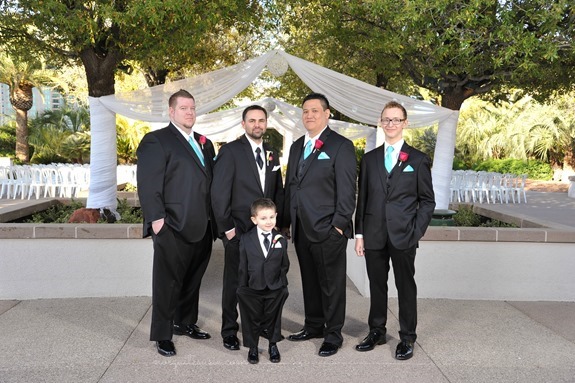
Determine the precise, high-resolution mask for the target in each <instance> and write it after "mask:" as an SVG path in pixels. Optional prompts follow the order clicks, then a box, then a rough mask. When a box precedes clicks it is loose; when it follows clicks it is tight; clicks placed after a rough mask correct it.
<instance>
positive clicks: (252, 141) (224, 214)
mask: <svg viewBox="0 0 575 383" xmlns="http://www.w3.org/2000/svg"><path fill="white" fill-rule="evenodd" d="M267 118H268V114H267V111H266V110H265V108H263V107H261V106H259V105H252V106H249V107H247V108H246V109H245V110H244V111H243V114H242V127H243V128H244V130H245V135H243V136H241V137H240V138H238V139H237V140H235V141H233V142H230V143H228V144H226V145H224V146H222V148H221V149H220V151H219V153H218V157H217V159H216V164H215V167H214V180H213V183H212V206H213V210H214V215H215V217H216V222H217V225H218V231H219V233H220V235H221V236H222V241H223V243H224V252H225V255H224V256H225V263H224V280H223V288H222V329H221V335H222V338H223V343H224V347H226V348H227V349H229V350H239V349H240V343H239V339H238V337H237V332H238V329H239V325H238V322H237V319H238V311H237V304H238V299H237V296H236V290H237V288H238V266H239V248H240V240H241V237H242V235H243V234H244V233H246V232H247V231H249V230H250V229H251V228H252V227H254V223H253V222H252V221H251V219H250V216H251V214H250V206H251V204H252V202H254V201H255V200H256V199H258V198H263V197H266V198H269V199H271V200H272V201H273V202H274V203H275V204H276V206H277V208H278V211H279V212H280V213H281V212H282V210H283V199H284V195H283V192H284V190H283V182H282V176H281V168H280V164H279V156H278V153H277V152H275V151H274V150H272V148H271V147H269V146H268V145H267V144H266V143H264V142H263V135H264V133H265V132H266V129H267ZM277 222H278V225H281V222H282V217H281V214H280V215H279V216H278V218H277Z"/></svg>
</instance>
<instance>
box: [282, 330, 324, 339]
mask: <svg viewBox="0 0 575 383" xmlns="http://www.w3.org/2000/svg"><path fill="white" fill-rule="evenodd" d="M313 338H321V336H319V335H318V334H312V333H310V332H308V331H307V330H306V329H303V330H301V331H298V332H296V333H295V334H291V335H290V336H288V339H289V340H292V341H300V340H308V339H313Z"/></svg>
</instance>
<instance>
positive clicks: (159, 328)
mask: <svg viewBox="0 0 575 383" xmlns="http://www.w3.org/2000/svg"><path fill="white" fill-rule="evenodd" d="M169 114H170V124H169V125H168V126H167V127H165V128H163V129H159V130H156V131H153V132H150V133H148V134H146V135H145V136H144V138H143V139H142V141H141V142H140V145H139V147H138V150H137V155H138V170H137V179H138V196H139V198H140V204H141V206H142V210H143V213H144V237H147V236H150V235H151V236H152V239H153V244H154V264H153V274H152V326H151V331H150V340H152V341H156V347H157V350H158V352H159V353H160V354H161V355H164V356H172V355H175V354H176V349H175V347H174V344H173V342H172V335H173V334H176V335H187V336H189V337H191V338H194V339H208V338H210V335H209V334H208V333H206V332H204V331H202V330H201V329H200V328H199V327H198V326H197V325H196V322H197V320H198V301H199V292H200V284H201V281H202V277H203V275H204V272H205V271H206V267H207V266H208V262H209V259H210V254H211V251H212V242H213V239H214V238H215V235H216V232H215V230H214V229H215V227H214V224H213V219H212V218H211V217H212V213H211V203H210V185H211V180H212V167H213V158H214V155H215V152H214V147H213V145H212V143H211V141H210V140H207V139H206V137H205V136H201V135H199V134H198V133H195V132H192V128H193V126H194V124H195V121H196V104H195V100H194V97H193V96H192V95H191V94H190V93H189V92H187V91H185V90H179V91H178V92H176V93H174V94H173V95H172V96H171V97H170V100H169Z"/></svg>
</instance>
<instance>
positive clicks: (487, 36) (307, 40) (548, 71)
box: [284, 0, 575, 110]
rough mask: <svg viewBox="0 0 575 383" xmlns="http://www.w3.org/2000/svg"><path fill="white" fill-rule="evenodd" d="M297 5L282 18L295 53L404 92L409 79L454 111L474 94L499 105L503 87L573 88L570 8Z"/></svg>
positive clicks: (531, 1) (548, 4)
mask: <svg viewBox="0 0 575 383" xmlns="http://www.w3.org/2000/svg"><path fill="white" fill-rule="evenodd" d="M291 4H292V5H291V6H290V7H288V9H287V12H286V17H285V20H284V28H285V29H286V32H287V35H288V38H287V40H286V45H287V46H288V47H290V48H291V49H294V50H296V51H297V52H298V53H301V54H303V55H304V56H307V57H308V58H313V59H315V61H318V62H320V63H322V64H324V65H325V64H328V65H327V66H329V67H330V68H334V69H337V70H341V71H343V72H344V73H352V74H353V76H354V77H357V78H360V79H362V80H364V81H367V82H369V83H371V84H374V85H377V86H384V87H386V88H388V89H390V90H393V91H397V92H400V93H401V92H402V90H403V92H402V93H405V88H406V87H408V86H409V84H406V85H403V86H402V85H400V84H401V83H405V82H406V80H407V79H409V80H411V82H412V84H415V85H417V86H420V87H423V88H426V89H430V90H432V91H434V92H436V93H437V94H438V95H439V96H440V103H441V105H442V106H445V107H447V108H449V109H453V110H459V109H460V107H461V105H462V103H463V101H465V100H466V99H468V98H470V97H472V96H476V95H480V94H486V93H490V94H491V95H492V96H493V97H496V96H497V95H499V94H501V93H502V92H504V91H505V88H502V86H504V85H506V84H512V85H515V86H516V87H519V88H521V89H524V90H527V91H531V92H537V94H538V95H541V96H546V95H548V94H550V93H551V92H554V91H558V90H559V91H562V90H566V89H572V88H573V84H574V82H575V74H573V71H572V70H571V68H572V67H573V64H574V63H575V53H574V50H573V38H574V33H575V31H574V30H573V22H574V19H575V12H574V8H573V7H574V5H573V3H572V2H571V1H568V0H555V1H548V0H522V1H521V0H520V1H510V0H509V1H507V0H503V1H496V2H494V1H490V0H466V1H459V0H457V1H456V0H432V1H428V0H414V1H409V2H407V1H399V2H391V1H386V0H373V1H361V2H351V1H350V2H347V1H346V2H340V1H323V0H311V1H300V0H295V1H292V2H291ZM320 20H321V22H319V21H320ZM306 25H314V28H306ZM402 88H403V89H402Z"/></svg>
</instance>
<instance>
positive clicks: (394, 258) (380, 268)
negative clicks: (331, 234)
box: [355, 101, 435, 360]
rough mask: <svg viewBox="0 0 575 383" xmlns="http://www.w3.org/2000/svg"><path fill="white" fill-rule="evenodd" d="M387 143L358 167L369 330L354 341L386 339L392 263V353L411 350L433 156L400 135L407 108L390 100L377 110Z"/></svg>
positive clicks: (363, 347)
mask: <svg viewBox="0 0 575 383" xmlns="http://www.w3.org/2000/svg"><path fill="white" fill-rule="evenodd" d="M380 123H381V126H382V128H383V130H384V132H385V143H384V145H382V146H380V147H378V148H377V149H375V150H373V151H371V152H369V153H366V154H365V156H364V157H363V159H362V161H361V166H360V173H359V183H358V184H359V195H358V201H357V211H356V214H355V230H356V240H355V251H356V253H357V255H358V256H364V255H365V262H366V266H367V275H368V276H369V289H370V292H371V299H370V311H369V319H368V323H369V334H368V335H367V337H365V339H364V340H363V341H362V342H361V343H359V344H358V345H357V346H356V350H358V351H370V350H373V348H374V347H375V345H378V344H384V343H385V342H386V339H385V336H386V327H385V326H386V323H387V275H388V272H389V267H390V266H389V261H390V259H391V263H392V264H393V272H394V275H395V285H396V287H397V292H398V301H399V328H400V330H399V338H400V342H399V344H398V345H397V348H396V352H395V357H396V358H397V359H400V360H405V359H409V358H411V357H412V356H413V344H414V342H415V340H416V337H417V335H416V332H415V329H416V325H417V286H416V284H415V251H416V248H417V246H418V241H419V240H420V239H421V237H423V235H424V234H425V231H426V229H427V226H428V225H429V222H430V221H431V216H432V214H433V210H434V209H435V197H434V194H433V184H432V182H431V161H430V159H429V157H428V156H427V155H426V154H424V153H422V152H420V151H419V150H417V149H415V148H413V147H411V146H409V145H408V144H407V143H405V142H404V140H403V128H404V127H405V126H407V123H408V122H407V112H406V110H405V108H404V107H403V106H402V105H401V104H399V103H397V102H395V101H391V102H389V103H387V104H386V105H385V107H384V108H383V111H382V113H381V119H380Z"/></svg>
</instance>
